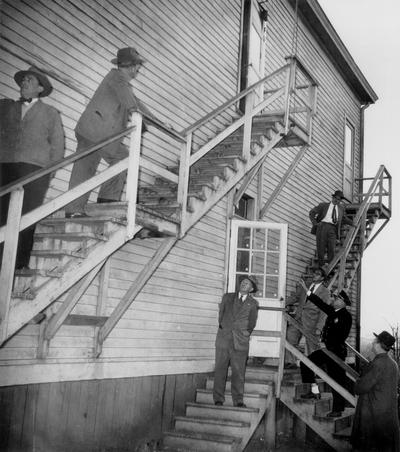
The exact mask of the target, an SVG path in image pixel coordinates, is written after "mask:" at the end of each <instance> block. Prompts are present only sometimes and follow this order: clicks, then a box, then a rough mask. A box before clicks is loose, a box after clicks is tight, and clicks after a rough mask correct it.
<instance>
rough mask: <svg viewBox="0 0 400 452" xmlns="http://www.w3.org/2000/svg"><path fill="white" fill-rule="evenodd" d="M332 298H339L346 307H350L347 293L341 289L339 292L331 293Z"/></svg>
mask: <svg viewBox="0 0 400 452" xmlns="http://www.w3.org/2000/svg"><path fill="white" fill-rule="evenodd" d="M332 294H333V296H334V297H337V298H340V299H341V300H343V301H344V302H345V303H346V305H347V306H350V305H351V300H350V297H349V296H348V295H347V293H346V292H345V291H344V290H343V289H342V290H341V291H340V292H336V291H335V292H333V293H332Z"/></svg>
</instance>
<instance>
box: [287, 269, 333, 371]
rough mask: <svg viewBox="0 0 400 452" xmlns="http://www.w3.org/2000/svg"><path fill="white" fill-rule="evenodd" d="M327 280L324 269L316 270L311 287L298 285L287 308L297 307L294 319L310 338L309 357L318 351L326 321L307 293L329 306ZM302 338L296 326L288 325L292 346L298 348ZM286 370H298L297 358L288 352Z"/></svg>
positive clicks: (307, 341) (307, 342) (308, 339)
mask: <svg viewBox="0 0 400 452" xmlns="http://www.w3.org/2000/svg"><path fill="white" fill-rule="evenodd" d="M325 278H326V274H325V271H324V269H323V268H317V269H315V270H314V271H313V275H312V281H311V284H310V285H309V287H308V288H307V287H306V288H305V287H303V286H302V285H301V284H298V285H297V288H296V294H295V297H294V299H293V300H291V302H290V304H288V305H287V307H289V306H291V305H297V307H296V312H295V316H294V318H295V320H297V321H298V322H300V323H301V325H302V326H303V328H304V330H305V332H306V334H307V336H308V338H306V353H307V355H310V354H311V353H312V352H314V351H315V350H318V348H319V345H318V344H319V342H320V337H321V332H322V328H323V326H324V324H325V319H326V314H325V313H324V311H322V310H321V309H319V308H318V307H317V306H316V305H315V304H314V303H310V302H308V298H307V291H310V292H311V293H315V294H316V295H318V297H320V298H321V300H322V301H324V302H325V303H328V304H329V300H330V292H329V289H328V288H327V287H326V285H325ZM302 336H303V333H302V332H301V331H300V330H298V329H297V328H296V327H295V326H294V325H291V324H289V325H288V327H287V331H286V339H287V341H288V342H289V343H290V344H292V345H294V346H297V345H298V344H299V342H300V340H301V338H302ZM285 368H286V369H290V368H297V366H296V364H295V358H294V357H293V355H292V354H291V353H289V352H288V351H287V352H286V354H285Z"/></svg>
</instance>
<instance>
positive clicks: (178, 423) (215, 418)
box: [163, 367, 274, 452]
mask: <svg viewBox="0 0 400 452" xmlns="http://www.w3.org/2000/svg"><path fill="white" fill-rule="evenodd" d="M273 379H274V372H271V371H270V370H267V369H262V368H250V367H248V368H247V370H246V381H245V394H244V403H245V404H246V406H247V407H246V408H238V407H234V406H233V405H232V396H231V392H230V387H231V386H230V385H231V382H230V380H229V379H228V381H227V385H226V392H225V403H224V405H223V406H215V405H214V401H213V396H212V390H213V385H214V380H213V378H208V379H207V382H206V388H205V389H198V390H197V392H196V400H195V402H194V403H187V404H186V413H185V416H177V417H175V419H174V429H173V430H172V431H169V432H165V434H164V438H163V450H166V451H178V450H181V451H207V452H209V451H213V452H214V451H215V452H219V451H223V452H233V451H234V452H238V451H242V450H243V449H244V448H245V447H246V444H247V443H248V442H249V440H250V438H251V437H252V435H253V433H254V431H255V429H256V428H257V426H258V425H259V423H260V421H261V419H262V418H263V416H264V414H265V412H266V411H267V410H268V408H269V404H270V403H271V399H272V396H273V391H274V382H273Z"/></svg>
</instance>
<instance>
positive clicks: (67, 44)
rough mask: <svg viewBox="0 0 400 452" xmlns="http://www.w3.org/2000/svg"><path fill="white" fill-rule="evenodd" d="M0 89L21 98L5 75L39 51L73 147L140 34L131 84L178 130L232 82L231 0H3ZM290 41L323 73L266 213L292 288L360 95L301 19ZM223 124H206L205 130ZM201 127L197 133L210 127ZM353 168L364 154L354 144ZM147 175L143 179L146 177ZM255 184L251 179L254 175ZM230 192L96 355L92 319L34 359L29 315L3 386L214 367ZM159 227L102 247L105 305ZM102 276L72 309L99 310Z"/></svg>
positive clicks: (283, 19) (280, 58)
mask: <svg viewBox="0 0 400 452" xmlns="http://www.w3.org/2000/svg"><path fill="white" fill-rule="evenodd" d="M267 8H268V9H269V21H268V24H267V33H266V70H265V73H266V74H267V73H270V72H272V71H273V70H275V69H277V68H278V67H280V66H282V65H283V64H284V57H285V56H287V55H288V54H289V53H290V49H291V33H292V19H291V14H292V13H291V12H290V11H291V10H290V9H289V7H287V5H286V2H285V1H280V0H279V1H270V2H268V3H267ZM1 12H2V32H3V39H2V45H1V47H0V62H1V65H0V71H1V72H0V95H1V96H5V97H13V98H15V97H17V96H18V92H17V89H16V88H17V87H16V85H15V82H14V81H13V79H12V76H13V74H14V73H15V72H16V71H17V70H19V69H24V68H26V67H28V66H29V65H30V64H32V63H35V64H37V65H38V66H39V67H41V68H42V69H44V70H46V71H47V72H49V73H50V74H52V75H53V77H52V82H53V84H54V88H55V91H54V93H53V94H52V95H51V96H50V98H48V99H47V100H46V101H47V102H49V103H51V104H52V105H55V106H56V107H57V108H58V109H59V110H60V111H61V114H62V119H63V124H64V128H65V132H66V138H67V139H66V148H67V150H66V154H70V153H71V152H73V151H74V149H75V140H74V134H73V129H74V126H75V123H76V121H77V119H78V118H79V115H80V114H81V112H82V111H83V109H84V106H85V104H86V103H87V102H88V100H89V99H90V96H91V94H92V93H93V91H94V90H95V89H96V87H97V85H98V84H99V82H100V81H101V80H102V78H103V77H104V75H105V74H106V73H107V72H108V71H109V70H110V68H111V67H112V65H111V63H110V60H111V59H112V58H113V57H114V56H115V54H116V51H117V49H118V48H119V47H125V46H135V47H136V48H137V49H138V50H139V52H140V53H141V54H142V55H143V56H144V57H145V58H146V59H147V63H146V65H145V68H144V70H143V71H141V73H140V75H139V77H138V79H137V80H135V81H134V83H133V86H134V89H135V92H136V93H137V95H138V96H139V97H140V98H141V99H142V100H143V101H144V102H145V103H146V104H147V105H148V106H149V108H151V110H152V111H153V112H154V113H155V114H156V115H157V116H158V117H159V118H160V119H161V120H163V121H167V122H168V123H170V124H171V125H172V126H174V127H175V128H177V129H178V130H179V129H181V128H184V127H186V126H188V125H189V124H192V123H193V122H194V121H196V120H197V119H199V118H200V117H202V116H203V115H205V114H206V113H208V112H209V111H211V110H212V109H213V108H215V107H217V106H219V105H220V104H222V103H223V102H224V101H225V100H227V99H228V98H230V97H231V96H232V95H233V94H234V93H235V92H236V89H237V77H238V54H239V37H240V36H239V35H240V33H239V31H240V17H241V9H240V0H236V1H230V0H220V1H218V2H215V1H212V0H202V1H200V2H199V1H196V0H189V1H185V0H148V1H147V0H146V2H137V1H133V0H132V1H122V0H119V1H118V0H116V1H113V2H104V1H92V0H73V1H72V0H71V1H64V0H52V1H46V0H30V1H29V2H28V1H20V0H12V1H11V0H8V1H3V4H2V11H1ZM298 35H299V36H298V37H299V43H298V54H299V57H300V58H301V59H302V61H303V62H304V63H305V64H306V66H307V67H309V69H310V70H311V71H312V73H313V74H314V75H315V77H316V78H317V80H318V81H319V83H320V90H319V100H318V116H317V118H316V121H315V126H314V136H313V144H312V146H311V147H310V149H309V150H308V151H307V153H306V155H305V157H304V158H303V160H302V162H301V163H300V165H299V166H298V168H297V170H296V172H295V174H294V175H293V176H292V177H291V178H290V180H289V181H288V183H287V185H286V186H285V188H284V190H283V191H282V192H281V194H280V196H279V197H278V198H277V200H276V201H275V202H274V203H273V204H272V206H271V208H270V209H269V211H267V213H266V215H265V220H266V221H271V222H280V223H281V222H282V223H288V224H289V244H288V272H287V273H288V284H287V293H290V291H292V290H293V289H294V286H295V283H296V281H297V279H298V277H299V275H300V274H301V273H302V272H303V271H304V269H305V266H306V265H307V264H308V262H309V259H310V257H311V256H312V254H313V252H314V237H313V236H311V235H310V234H309V220H308V211H309V209H310V208H311V207H312V206H314V205H315V204H317V203H318V202H320V201H322V200H325V199H326V200H329V199H330V195H331V193H332V192H333V190H335V189H336V188H340V187H341V183H342V168H343V138H344V133H343V130H344V119H345V115H347V116H348V117H349V118H350V119H351V120H352V122H353V123H354V125H355V126H356V148H357V149H358V146H359V130H358V129H357V126H358V124H359V109H358V101H357V99H356V98H355V96H354V94H353V93H352V91H351V90H350V89H349V87H348V86H347V85H346V84H345V82H344V81H343V80H342V78H341V77H340V75H339V74H338V72H337V71H336V69H335V68H334V66H333V65H332V63H331V62H330V61H328V60H327V58H326V56H324V53H323V49H321V48H320V47H319V45H318V44H317V43H316V42H315V40H314V39H313V38H312V36H311V34H310V33H309V32H308V31H307V30H306V28H305V26H304V25H303V24H300V28H299V33H298ZM218 126H219V124H218V123H217V121H216V122H215V124H213V125H212V126H211V127H212V128H211V129H210V130H209V132H211V131H213V132H214V131H215V130H216V129H217V128H218ZM206 135H207V129H205V130H202V134H201V135H200V136H198V137H197V140H199V141H201V140H204V139H206ZM144 144H145V146H144V151H143V152H144V153H145V154H146V155H147V156H150V157H151V158H154V159H157V161H159V162H161V163H164V164H165V165H166V166H168V165H173V164H175V163H176V162H177V156H178V149H177V148H176V147H174V146H173V145H172V144H171V143H170V142H169V141H167V140H165V139H163V138H162V137H161V136H156V135H153V134H147V136H146V138H145V143H144ZM295 151H296V150H295V149H276V150H274V151H273V152H272V153H271V154H270V156H269V157H268V159H267V161H266V163H265V165H264V181H265V182H264V183H265V193H264V199H263V202H265V201H266V200H267V199H268V197H269V196H270V194H271V192H272V191H273V189H274V188H275V186H276V185H277V184H278V183H279V180H280V177H281V176H282V175H283V174H284V172H285V170H286V169H287V168H288V166H289V165H290V162H291V160H292V159H293V158H294V155H295ZM356 160H357V162H356V170H358V163H359V157H357V159H356ZM68 180H69V171H68V170H62V171H59V173H58V174H57V178H56V179H54V181H53V184H52V189H51V190H50V192H49V196H54V195H55V194H56V193H57V192H63V191H64V190H66V188H67V184H68ZM143 180H144V182H147V183H149V182H150V179H148V178H147V179H146V177H143ZM249 191H250V194H252V193H253V194H255V193H256V191H257V187H256V184H255V183H253V184H251V186H250V188H249ZM227 203H228V196H227V197H226V198H225V199H223V200H221V201H220V202H219V203H218V204H217V205H216V206H215V207H214V208H213V209H212V210H211V211H210V212H209V213H208V214H207V215H206V216H205V217H204V218H203V219H202V220H201V221H200V222H199V223H198V224H197V225H196V226H195V227H193V228H192V229H191V230H190V231H189V233H188V235H187V236H186V237H185V238H184V239H183V240H181V241H180V242H179V243H178V244H177V245H176V246H175V248H174V249H173V250H172V252H171V253H170V254H169V255H168V256H167V257H166V259H165V260H164V262H163V263H162V264H161V265H160V267H159V269H158V270H157V271H156V273H155V274H154V275H153V277H152V278H151V279H150V281H149V282H148V283H147V285H146V286H145V287H144V289H143V291H142V292H141V293H140V294H139V295H138V297H137V299H136V300H135V302H134V304H133V305H132V307H131V308H130V309H129V310H128V311H127V313H126V314H125V315H124V316H123V318H122V319H121V321H120V322H119V323H118V325H117V327H116V328H115V330H114V331H113V332H112V333H111V335H110V336H109V338H108V339H107V340H106V342H105V344H104V349H103V354H102V356H101V358H100V359H98V360H93V359H92V358H91V356H92V348H93V335H94V329H93V328H92V327H76V326H63V327H62V328H61V330H60V331H59V333H58V334H57V336H56V337H55V338H54V340H53V341H52V342H51V346H50V350H49V355H48V358H47V359H46V360H45V361H40V360H38V359H37V358H36V347H37V341H38V327H37V326H31V325H29V326H27V327H25V328H24V329H23V330H22V331H21V332H20V333H19V334H18V335H16V336H15V337H14V338H12V339H11V340H10V341H9V342H8V343H7V344H6V346H5V347H3V348H1V349H0V360H1V363H2V364H1V371H0V375H1V376H0V385H7V384H8V385H10V384H22V383H34V382H41V381H62V380H74V379H90V378H118V377H127V376H138V375H151V374H171V373H180V372H188V373H189V372H204V371H209V370H211V369H212V367H213V361H214V340H215V333H216V328H217V310H218V303H219V301H220V298H221V295H222V293H223V291H224V289H225V286H224V284H225V272H226V266H225V262H226V255H227V253H228V252H229V250H228V249H227V247H226V243H227V237H226V235H227V234H226V231H227V229H228V221H229V220H228V219H227V215H226V212H227V208H228V206H227ZM158 240H159V239H154V240H146V241H141V242H138V243H134V242H132V243H127V244H126V245H125V246H124V247H123V248H122V249H121V250H120V251H118V252H117V253H115V255H114V256H112V259H111V273H110V284H109V288H108V292H107V294H108V298H107V303H106V306H105V312H104V314H105V315H107V314H109V313H110V312H111V311H112V308H113V307H114V306H115V305H116V304H117V303H118V300H119V299H120V298H121V297H122V296H123V295H124V293H125V291H126V290H127V289H128V288H129V286H130V284H131V282H132V281H134V279H135V276H136V275H137V274H138V273H139V271H140V270H141V268H142V267H143V266H144V265H145V263H146V262H147V261H148V259H150V257H151V255H152V254H153V253H154V251H155V250H156V248H157V246H158ZM97 295H98V280H97V278H96V280H95V282H94V284H93V285H92V286H91V287H90V288H89V289H88V291H87V293H86V294H85V295H84V297H83V299H82V301H81V302H80V303H79V305H78V306H77V307H76V309H75V310H74V313H76V314H94V313H95V306H96V300H97Z"/></svg>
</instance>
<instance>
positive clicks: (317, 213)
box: [309, 202, 353, 238]
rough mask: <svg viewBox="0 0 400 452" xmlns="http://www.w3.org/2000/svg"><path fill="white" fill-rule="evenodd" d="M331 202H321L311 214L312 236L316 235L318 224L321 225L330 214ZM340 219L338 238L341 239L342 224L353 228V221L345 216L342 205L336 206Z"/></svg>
mask: <svg viewBox="0 0 400 452" xmlns="http://www.w3.org/2000/svg"><path fill="white" fill-rule="evenodd" d="M329 204H330V202H321V203H320V204H318V205H317V206H315V207H313V208H312V209H311V210H310V212H309V217H310V220H311V223H312V227H311V234H314V235H315V234H316V232H317V224H318V223H320V222H321V221H322V220H323V219H324V218H325V215H326V213H327V212H328V209H329ZM336 207H337V212H338V218H337V223H336V236H337V238H339V235H340V228H341V225H342V223H344V224H348V225H350V226H353V221H352V220H351V219H350V218H348V217H347V216H346V215H345V214H344V208H343V206H341V205H340V204H338V205H336Z"/></svg>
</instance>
